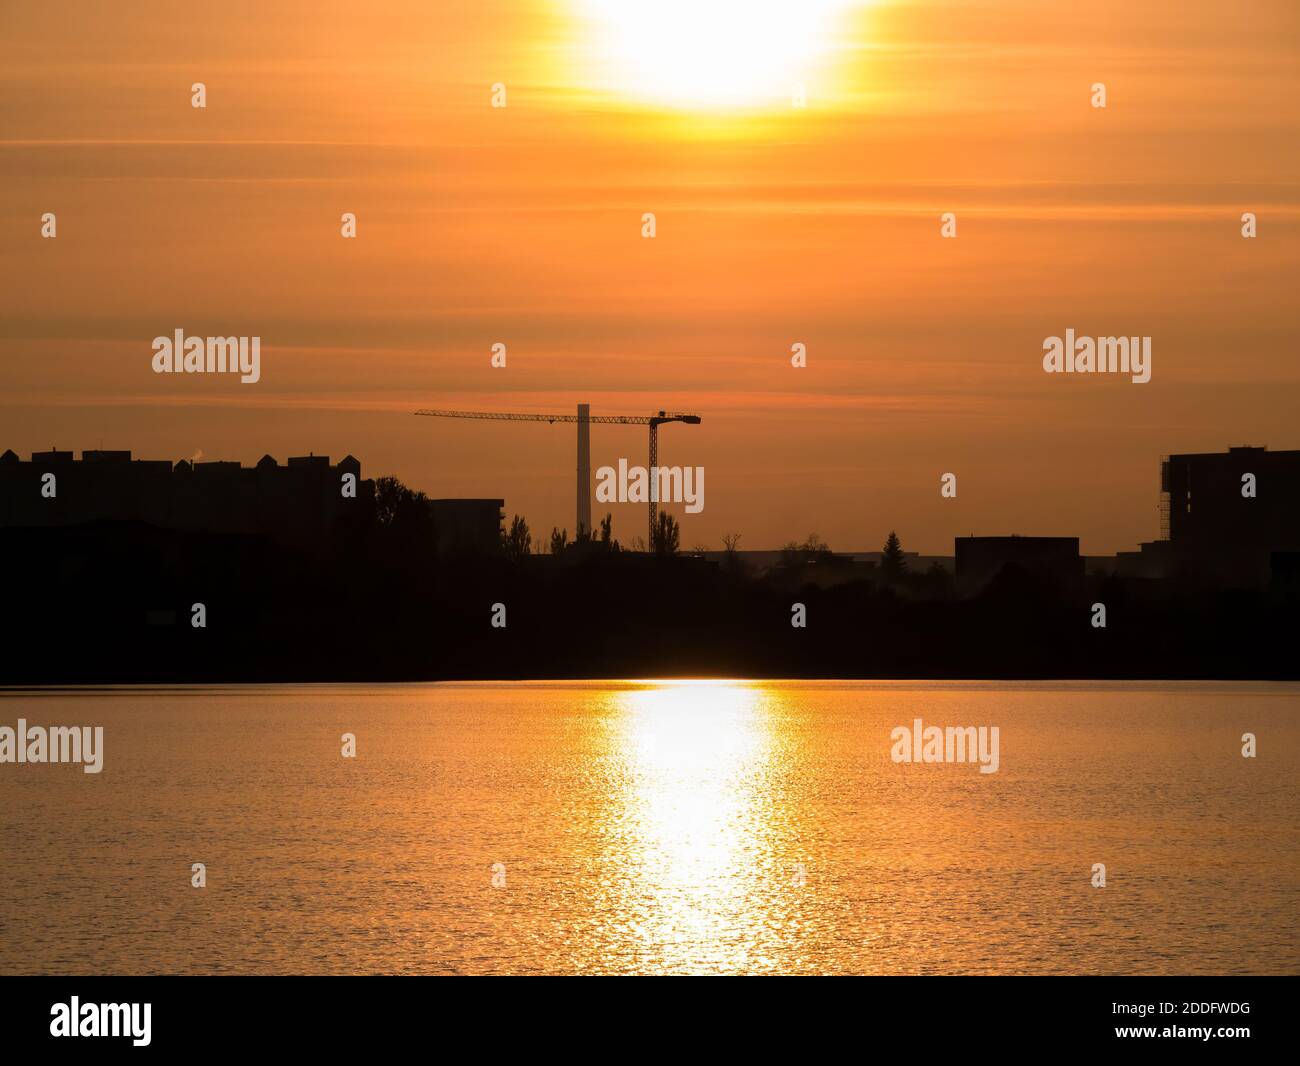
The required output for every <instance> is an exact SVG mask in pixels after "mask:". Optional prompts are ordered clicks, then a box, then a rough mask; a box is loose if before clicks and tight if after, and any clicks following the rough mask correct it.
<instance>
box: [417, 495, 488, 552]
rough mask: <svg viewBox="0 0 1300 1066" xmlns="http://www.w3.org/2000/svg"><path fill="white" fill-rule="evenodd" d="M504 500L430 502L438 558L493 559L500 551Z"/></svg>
mask: <svg viewBox="0 0 1300 1066" xmlns="http://www.w3.org/2000/svg"><path fill="white" fill-rule="evenodd" d="M505 505H506V501H505V500H470V499H454V500H430V501H429V515H430V517H431V518H432V519H433V536H434V541H435V546H436V549H437V552H438V557H439V558H455V557H457V556H466V555H495V554H496V553H498V552H500V551H501V534H502V532H503V529H502V524H503V523H504V522H505V511H503V510H502V508H503V507H505Z"/></svg>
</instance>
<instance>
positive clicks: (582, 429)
mask: <svg viewBox="0 0 1300 1066" xmlns="http://www.w3.org/2000/svg"><path fill="white" fill-rule="evenodd" d="M415 413H416V414H417V415H427V416H429V417H431V418H479V419H493V420H497V421H503V422H576V423H577V425H578V528H579V529H585V530H586V531H587V533H588V535H590V533H591V430H590V428H589V427H590V426H591V424H592V423H596V424H597V425H607V426H649V427H650V464H649V466H648V467H647V468H646V469H647V471H649V473H650V536H649V539H648V540H647V541H646V546H647V548H649V547H652V546H653V544H654V537H655V519H656V518H657V517H658V510H659V501H658V499H657V497H658V495H659V479H658V478H657V477H656V476H655V473H654V471H655V468H656V467H657V466H658V465H659V427H660V426H662V425H664V424H665V423H666V422H684V423H686V424H687V425H689V426H698V425H699V424H700V416H699V415H684V414H678V413H676V412H673V411H660V412H658V413H657V414H653V415H592V414H591V406H590V405H589V404H585V403H580V404H578V413H577V414H576V415H537V414H516V413H512V412H506V411H432V410H420V411H416V412H415Z"/></svg>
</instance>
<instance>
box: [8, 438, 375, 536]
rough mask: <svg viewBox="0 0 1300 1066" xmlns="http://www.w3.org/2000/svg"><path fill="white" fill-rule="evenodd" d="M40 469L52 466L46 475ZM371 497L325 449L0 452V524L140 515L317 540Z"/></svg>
mask: <svg viewBox="0 0 1300 1066" xmlns="http://www.w3.org/2000/svg"><path fill="white" fill-rule="evenodd" d="M46 475H53V479H52V480H51V479H50V478H47V476H46ZM373 497H374V482H373V481H362V480H361V464H360V463H359V462H358V461H357V460H356V459H354V458H353V457H352V456H350V455H349V456H347V457H346V458H344V459H341V460H340V461H339V462H338V463H337V464H331V463H330V461H329V458H328V457H327V456H323V455H307V456H298V457H294V458H291V459H290V460H289V461H288V464H287V465H285V466H280V465H279V464H278V463H277V462H276V460H275V459H273V458H271V456H269V455H267V456H263V458H262V459H261V460H260V461H259V462H258V463H257V465H256V466H251V467H244V466H240V465H239V463H233V462H207V463H204V462H189V461H186V460H182V461H181V462H178V463H175V464H173V463H171V462H170V461H168V460H161V461H152V460H141V459H132V458H131V453H130V452H129V451H83V452H82V453H81V460H80V461H77V460H75V459H74V458H73V454H72V452H70V451H68V452H61V451H48V452H35V453H33V454H32V458H31V461H30V462H23V461H22V460H21V459H19V458H18V456H17V455H15V454H14V453H13V452H12V451H6V452H5V453H4V454H3V455H0V525H3V526H33V527H43V526H68V525H78V524H81V523H83V522H96V521H129V522H147V523H149V524H150V525H155V526H160V527H163V528H167V529H195V530H205V531H207V532H213V533H253V534H263V535H266V536H269V537H271V538H273V539H275V540H277V541H280V542H282V543H287V544H292V545H295V546H299V547H306V548H317V547H321V546H323V545H324V543H325V541H326V539H327V537H328V536H329V534H330V533H332V532H333V531H334V530H335V529H336V528H337V524H338V523H339V522H340V521H349V520H352V519H359V518H360V516H361V514H362V513H363V511H364V510H365V509H366V508H367V507H368V506H369V502H370V501H371V500H372V499H373Z"/></svg>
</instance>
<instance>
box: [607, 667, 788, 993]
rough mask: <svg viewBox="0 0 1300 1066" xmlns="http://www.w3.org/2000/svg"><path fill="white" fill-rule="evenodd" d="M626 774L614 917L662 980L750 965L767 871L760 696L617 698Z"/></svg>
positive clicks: (616, 822)
mask: <svg viewBox="0 0 1300 1066" xmlns="http://www.w3.org/2000/svg"><path fill="white" fill-rule="evenodd" d="M616 703H617V718H616V727H615V728H616V747H618V748H620V749H621V753H622V758H623V760H624V765H625V768H626V773H625V775H624V782H625V784H624V788H623V791H622V794H621V796H620V797H619V799H618V802H617V804H616V808H615V812H614V818H613V819H612V823H611V827H610V831H611V836H612V839H611V841H610V843H611V846H612V848H613V849H614V851H615V852H616V859H617V862H618V864H619V865H620V867H621V868H622V869H623V870H624V871H625V876H624V877H622V878H621V879H620V880H619V882H618V883H617V885H616V886H614V889H615V891H616V892H617V894H618V895H619V896H620V897H621V898H620V899H619V900H618V904H619V906H618V907H617V908H616V910H617V911H618V912H620V913H622V914H624V915H627V916H635V917H634V918H633V919H632V926H633V928H632V929H630V930H628V932H630V933H631V934H632V936H633V937H634V938H635V939H636V940H637V942H638V943H639V946H640V950H643V951H645V952H648V953H650V954H651V958H650V959H647V961H651V960H653V961H654V962H655V963H656V964H657V966H658V967H659V968H662V969H666V970H673V971H678V972H682V971H689V970H695V969H700V970H705V969H716V968H717V967H718V966H720V965H721V966H728V964H730V965H731V966H743V965H745V964H746V963H753V962H754V960H753V959H752V957H751V956H750V952H751V950H752V948H753V946H754V937H753V936H752V935H751V934H752V929H751V928H750V924H751V923H752V922H754V921H755V920H759V919H761V914H759V913H757V912H758V911H760V910H761V908H757V907H755V905H754V904H755V900H756V896H755V891H756V888H757V886H759V885H761V884H763V882H764V881H765V880H766V879H768V878H769V877H770V876H771V875H772V873H773V871H772V869H771V868H772V866H773V861H772V843H771V819H770V818H769V817H768V806H769V805H770V803H771V800H770V798H769V797H768V796H767V794H766V790H765V789H764V787H763V779H764V775H765V773H766V771H767V769H768V765H769V762H770V760H771V757H772V743H771V741H772V735H771V720H770V711H769V707H768V702H767V700H766V698H765V694H764V692H763V690H762V689H761V688H759V687H757V686H751V685H748V684H745V683H743V682H742V683H738V682H689V681H687V682H657V683H653V687H647V688H639V689H630V690H627V691H624V692H621V693H619V695H618V697H617V701H616Z"/></svg>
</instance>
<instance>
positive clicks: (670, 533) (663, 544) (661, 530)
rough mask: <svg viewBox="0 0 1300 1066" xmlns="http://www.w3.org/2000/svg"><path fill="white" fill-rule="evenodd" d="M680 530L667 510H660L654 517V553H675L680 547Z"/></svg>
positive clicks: (675, 520)
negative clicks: (656, 516) (657, 515)
mask: <svg viewBox="0 0 1300 1066" xmlns="http://www.w3.org/2000/svg"><path fill="white" fill-rule="evenodd" d="M681 540H682V530H681V526H679V525H678V524H677V519H675V518H674V517H673V516H672V515H670V514H669V513H668V512H667V511H660V512H659V517H658V518H656V519H655V528H654V545H653V550H654V553H655V554H656V555H676V554H677V550H678V549H679V548H680V547H681Z"/></svg>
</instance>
